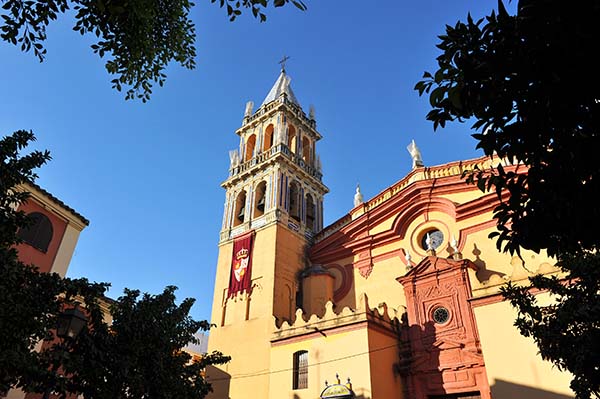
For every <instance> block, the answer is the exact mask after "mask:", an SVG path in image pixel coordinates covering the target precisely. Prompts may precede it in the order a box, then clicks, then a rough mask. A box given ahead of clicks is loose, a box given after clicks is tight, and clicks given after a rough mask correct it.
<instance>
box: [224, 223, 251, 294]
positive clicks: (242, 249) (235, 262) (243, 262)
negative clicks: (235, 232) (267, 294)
mask: <svg viewBox="0 0 600 399" xmlns="http://www.w3.org/2000/svg"><path fill="white" fill-rule="evenodd" d="M253 237H254V231H251V232H249V233H246V234H244V235H242V236H239V237H236V238H234V240H233V256H232V257H231V275H230V276H229V290H228V291H229V292H228V298H231V297H233V296H235V294H237V293H238V292H243V291H246V292H250V288H251V283H252V239H253Z"/></svg>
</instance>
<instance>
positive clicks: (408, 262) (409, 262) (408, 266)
mask: <svg viewBox="0 0 600 399" xmlns="http://www.w3.org/2000/svg"><path fill="white" fill-rule="evenodd" d="M404 259H406V270H410V269H412V267H413V264H412V257H411V256H410V252H408V251H406V255H405V256H404Z"/></svg>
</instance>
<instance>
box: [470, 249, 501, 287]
mask: <svg viewBox="0 0 600 399" xmlns="http://www.w3.org/2000/svg"><path fill="white" fill-rule="evenodd" d="M471 253H472V254H473V255H475V260H473V263H474V264H475V266H477V273H476V276H477V280H479V282H480V283H483V282H485V281H488V280H489V279H490V278H491V277H492V276H494V275H495V276H498V277H504V276H505V273H502V272H499V271H496V270H490V269H488V268H487V264H486V262H485V261H484V260H483V259H481V258H480V257H479V255H481V250H480V249H479V248H478V247H477V244H476V243H474V244H473V252H471Z"/></svg>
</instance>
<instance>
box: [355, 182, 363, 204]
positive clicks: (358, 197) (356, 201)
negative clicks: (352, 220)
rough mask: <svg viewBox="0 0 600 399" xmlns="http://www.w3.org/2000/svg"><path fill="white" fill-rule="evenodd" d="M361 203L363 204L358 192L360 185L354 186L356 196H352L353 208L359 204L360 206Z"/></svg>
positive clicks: (361, 196)
mask: <svg viewBox="0 0 600 399" xmlns="http://www.w3.org/2000/svg"><path fill="white" fill-rule="evenodd" d="M363 202H364V201H363V195H362V193H361V192H360V185H359V184H357V185H356V194H354V206H355V207H357V206H359V205H360V204H362V203H363Z"/></svg>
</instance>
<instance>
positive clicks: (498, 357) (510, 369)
mask: <svg viewBox="0 0 600 399" xmlns="http://www.w3.org/2000/svg"><path fill="white" fill-rule="evenodd" d="M537 298H538V300H539V301H540V304H542V305H543V304H545V303H546V304H549V303H550V301H549V298H548V295H546V294H540V295H538V296H537ZM475 318H476V320H477V327H478V329H479V336H480V339H481V347H482V350H483V358H484V361H485V368H486V372H487V376H488V381H489V384H490V388H491V391H492V397H493V398H494V399H519V398H523V399H548V398H550V399H566V398H567V397H573V393H572V392H571V390H570V389H569V382H570V380H571V375H570V374H568V373H565V372H560V371H558V369H557V368H556V367H554V366H553V365H552V363H550V362H547V361H543V360H542V359H541V357H540V356H539V355H538V349H537V346H536V345H535V343H534V342H533V339H531V338H526V337H523V336H522V335H520V334H519V331H518V330H517V329H516V328H515V327H514V326H513V324H514V322H515V320H516V318H517V312H516V311H515V310H514V309H513V308H512V306H511V305H510V304H509V303H508V302H499V303H494V304H491V305H486V306H481V307H476V308H475Z"/></svg>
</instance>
